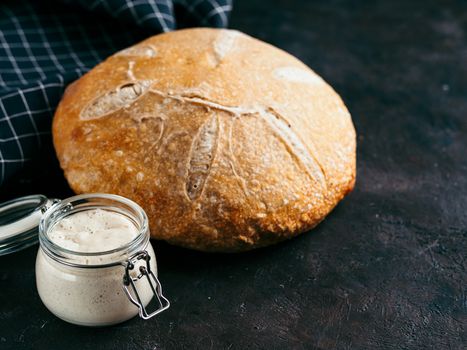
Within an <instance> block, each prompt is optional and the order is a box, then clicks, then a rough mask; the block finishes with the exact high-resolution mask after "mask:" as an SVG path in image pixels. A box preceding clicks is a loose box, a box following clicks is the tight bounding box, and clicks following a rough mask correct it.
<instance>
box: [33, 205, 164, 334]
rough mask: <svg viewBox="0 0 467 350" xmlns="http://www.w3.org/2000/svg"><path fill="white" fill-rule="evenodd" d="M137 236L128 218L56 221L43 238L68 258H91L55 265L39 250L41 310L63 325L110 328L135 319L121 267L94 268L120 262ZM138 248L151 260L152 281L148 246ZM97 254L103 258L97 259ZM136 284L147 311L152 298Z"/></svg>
mask: <svg viewBox="0 0 467 350" xmlns="http://www.w3.org/2000/svg"><path fill="white" fill-rule="evenodd" d="M139 234H141V233H140V232H139V230H138V228H137V227H136V226H135V224H134V223H133V222H132V221H131V220H130V219H129V218H127V217H126V216H124V215H122V214H120V213H117V212H113V211H109V210H105V209H91V210H86V211H81V212H77V213H74V214H72V215H69V216H66V217H64V218H63V219H61V220H60V221H58V222H57V223H56V224H55V225H54V226H53V227H51V228H50V230H48V232H47V236H48V238H49V240H50V241H52V242H53V243H54V244H56V245H57V246H59V247H61V248H64V249H66V250H68V251H71V253H73V252H75V253H94V254H93V255H79V254H77V255H73V262H74V263H75V264H76V263H77V264H79V265H82V266H80V267H76V266H68V265H67V264H64V263H63V262H59V261H56V260H55V259H53V258H51V257H50V256H49V255H47V254H46V253H45V252H44V251H43V250H42V249H39V252H38V255H37V261H36V280H37V289H38V291H39V295H40V297H41V299H42V301H43V302H44V304H45V305H46V307H47V308H48V309H49V310H50V311H51V312H53V313H54V314H55V315H56V316H58V317H60V318H61V319H63V320H65V321H68V322H71V323H75V324H79V325H86V326H103V325H110V324H115V323H119V322H122V321H125V320H128V319H130V318H132V317H134V316H135V315H137V314H138V308H137V307H136V306H135V305H133V304H132V303H131V302H130V301H129V299H128V297H127V296H126V294H125V292H124V290H123V287H122V280H123V274H124V267H123V266H121V265H117V266H110V267H99V266H98V265H105V264H109V263H115V262H118V261H119V260H121V252H120V253H119V252H118V248H120V247H122V246H125V245H126V244H128V243H130V242H131V241H133V240H134V239H135V238H136V237H137V236H138V235H139ZM142 248H143V249H145V250H146V251H147V252H148V254H149V255H150V257H151V260H150V264H151V269H152V270H153V272H154V274H156V275H157V269H156V258H155V254H154V250H153V248H152V246H151V244H150V243H149V242H148V243H147V245H146V246H145V247H142ZM109 251H115V252H110V253H109ZM97 252H103V254H102V255H96V254H95V253H97ZM138 264H140V265H143V264H145V262H144V261H143V262H138ZM91 266H92V267H91ZM137 273H138V269H135V270H134V271H132V272H131V274H132V275H133V277H134V276H135V275H136V274H137ZM135 283H136V286H137V288H138V292H139V296H140V297H141V302H142V303H143V304H144V305H145V306H146V305H147V304H148V303H149V302H150V300H151V299H152V297H153V293H152V290H151V287H150V285H149V283H148V282H147V281H146V279H141V280H138V281H136V282H135Z"/></svg>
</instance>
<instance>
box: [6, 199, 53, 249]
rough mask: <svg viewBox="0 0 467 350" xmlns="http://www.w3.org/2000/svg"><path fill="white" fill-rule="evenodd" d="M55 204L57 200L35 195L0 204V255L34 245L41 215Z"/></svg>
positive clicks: (36, 240)
mask: <svg viewBox="0 0 467 350" xmlns="http://www.w3.org/2000/svg"><path fill="white" fill-rule="evenodd" d="M56 202H58V200H56V199H49V198H47V197H45V196H43V195H40V194H36V195H32V196H26V197H20V198H16V199H12V200H10V201H8V202H4V203H1V204H0V255H5V254H9V253H14V252H17V251H19V250H22V249H25V248H27V247H30V246H32V245H34V244H36V243H37V242H38V226H39V221H40V219H41V217H42V214H43V213H45V211H46V210H47V209H48V208H50V207H51V206H52V205H53V204H54V203H56Z"/></svg>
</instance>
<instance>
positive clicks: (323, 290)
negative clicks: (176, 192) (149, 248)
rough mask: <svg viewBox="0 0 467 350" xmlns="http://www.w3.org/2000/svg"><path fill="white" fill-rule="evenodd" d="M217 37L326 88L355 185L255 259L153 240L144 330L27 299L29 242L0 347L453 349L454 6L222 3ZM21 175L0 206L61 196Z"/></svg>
mask: <svg viewBox="0 0 467 350" xmlns="http://www.w3.org/2000/svg"><path fill="white" fill-rule="evenodd" d="M231 27H233V28H237V29H240V30H242V31H245V32H247V33H249V34H251V35H253V36H256V37H258V38H260V39H263V40H266V41H268V42H270V43H272V44H274V45H277V46H279V47H281V48H283V49H285V50H287V51H289V52H290V53H292V54H294V55H296V56H297V57H299V58H300V59H302V60H303V61H304V62H305V63H307V64H308V65H309V66H311V67H312V68H313V69H314V70H315V71H316V72H317V73H318V74H320V75H322V76H323V77H324V79H325V80H327V81H328V82H329V83H330V84H331V85H332V86H333V87H334V88H335V89H336V90H337V91H338V92H339V93H340V94H341V96H342V98H343V99H344V101H345V102H346V104H347V106H348V108H349V110H350V112H351V113H352V116H353V120H354V123H355V126H356V129H357V131H358V135H359V136H358V179H357V187H356V189H355V191H354V192H353V193H352V194H351V195H350V196H349V197H348V198H347V199H345V200H344V201H343V202H342V203H341V204H340V205H339V206H338V207H337V208H336V209H335V211H334V212H333V213H332V214H330V215H329V216H328V218H327V219H326V220H325V221H324V222H323V223H322V224H320V225H319V227H318V228H316V229H315V230H313V231H312V232H310V233H307V234H304V235H302V236H301V237H298V238H296V239H293V240H291V241H289V242H286V243H283V244H280V245H277V246H274V247H270V248H267V249H262V250H258V251H255V252H251V253H247V254H241V255H208V254H201V253H196V252H192V251H187V250H182V249H178V248H175V247H171V246H168V245H167V244H164V243H161V242H154V245H155V249H156V253H157V255H158V261H159V265H160V279H161V281H162V283H163V286H164V290H165V293H166V295H167V296H168V297H169V298H170V299H171V301H172V307H171V309H170V310H169V311H167V312H165V313H163V314H161V315H160V317H158V318H157V319H155V320H151V321H147V322H144V321H142V320H139V319H134V320H131V321H129V322H126V323H123V324H121V325H119V326H115V327H110V328H99V329H89V328H83V327H76V326H73V325H69V324H66V323H65V322H63V321H61V320H59V319H58V318H56V317H54V316H53V315H52V314H51V313H49V312H48V311H47V310H46V309H45V307H44V306H43V305H42V303H41V301H40V299H39V297H38V295H37V292H36V287H35V281H34V259H35V254H36V251H37V247H34V248H30V249H28V250H26V251H24V252H21V253H18V254H15V255H11V256H6V257H0V349H32V348H34V349H70V350H71V349H93V350H94V349H154V348H157V349H305V348H306V349H465V348H466V346H467V336H466V325H467V312H466V311H467V293H466V286H467V273H466V268H467V263H466V255H467V244H466V239H467V209H466V207H467V176H466V172H467V116H466V111H467V2H465V1H461V0H459V1H454V0H451V1H448V0H445V1H443V0H410V1H409V0H387V1H356V0H355V1H351V0H348V1H338V0H332V1H330V0H327V1H298V0H295V1H290V0H274V1H261V0H254V1H253V0H237V1H236V2H235V8H234V12H233V15H232V20H231ZM45 152H47V150H45ZM49 152H50V150H49ZM29 177H30V173H28V172H27V171H25V173H24V174H22V176H18V177H17V179H15V180H14V182H13V183H12V184H10V187H9V188H8V189H3V193H1V194H0V198H1V199H2V200H3V199H7V198H11V197H14V196H16V195H19V194H30V193H37V192H39V193H44V194H46V195H48V196H51V197H61V198H63V197H66V196H68V195H71V192H70V190H69V189H68V187H67V185H66V182H65V181H64V179H63V177H62V175H61V174H60V173H59V172H58V171H57V164H56V163H53V164H48V163H44V166H43V168H42V170H41V171H38V172H36V173H35V177H34V179H32V180H31V179H28V180H26V179H27V178H29Z"/></svg>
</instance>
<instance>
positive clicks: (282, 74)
mask: <svg viewBox="0 0 467 350" xmlns="http://www.w3.org/2000/svg"><path fill="white" fill-rule="evenodd" d="M273 75H274V77H275V78H276V79H279V80H285V81H290V82H293V83H305V84H312V85H313V84H323V83H324V81H323V79H321V77H319V76H318V75H316V74H314V73H313V72H311V71H308V70H304V69H302V68H297V67H280V68H276V69H275V70H274V72H273Z"/></svg>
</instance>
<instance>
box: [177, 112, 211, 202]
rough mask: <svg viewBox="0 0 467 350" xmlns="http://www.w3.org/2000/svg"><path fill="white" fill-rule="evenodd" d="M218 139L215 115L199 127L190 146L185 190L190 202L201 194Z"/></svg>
mask: <svg viewBox="0 0 467 350" xmlns="http://www.w3.org/2000/svg"><path fill="white" fill-rule="evenodd" d="M218 139H219V120H218V117H217V115H216V114H213V115H212V116H211V117H210V118H209V119H208V120H207V121H206V122H205V123H204V124H203V125H202V126H201V127H200V129H199V131H198V134H197V135H196V137H195V138H194V139H193V143H192V146H191V151H190V158H189V162H188V174H187V179H186V186H185V189H186V193H187V196H188V198H189V199H190V200H192V201H193V200H195V199H197V198H198V197H199V196H200V195H201V193H202V192H203V188H204V185H205V183H206V179H207V178H208V176H209V173H210V171H211V165H212V162H213V160H214V157H215V154H216V150H217V143H218Z"/></svg>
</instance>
